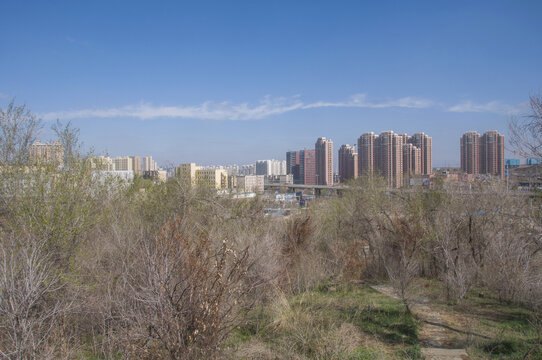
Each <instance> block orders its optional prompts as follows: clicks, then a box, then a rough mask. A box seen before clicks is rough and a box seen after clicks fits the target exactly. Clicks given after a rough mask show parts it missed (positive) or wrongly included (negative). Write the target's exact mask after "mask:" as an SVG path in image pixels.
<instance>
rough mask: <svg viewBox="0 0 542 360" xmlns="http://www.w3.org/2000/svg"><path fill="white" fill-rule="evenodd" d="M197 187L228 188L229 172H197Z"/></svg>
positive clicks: (220, 170) (212, 170) (202, 170)
mask: <svg viewBox="0 0 542 360" xmlns="http://www.w3.org/2000/svg"><path fill="white" fill-rule="evenodd" d="M196 185H197V186H201V187H207V188H212V189H217V190H221V189H227V188H228V172H227V171H226V170H224V169H209V170H204V169H199V170H196Z"/></svg>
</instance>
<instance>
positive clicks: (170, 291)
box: [123, 219, 250, 359]
mask: <svg viewBox="0 0 542 360" xmlns="http://www.w3.org/2000/svg"><path fill="white" fill-rule="evenodd" d="M179 225H180V220H179V219H177V220H175V221H170V222H168V223H166V224H165V225H164V226H163V228H162V230H161V232H160V234H157V235H156V236H155V237H154V239H152V240H150V239H149V240H147V239H141V242H140V243H139V251H138V253H139V257H138V258H139V261H141V266H140V267H139V269H137V270H138V272H137V273H132V274H128V277H127V282H128V284H129V287H130V294H131V299H127V301H129V302H130V303H131V306H129V307H132V311H131V312H130V313H128V314H126V315H127V319H126V323H127V325H128V327H127V328H126V330H127V332H126V333H125V334H124V335H123V336H125V337H126V339H127V341H128V343H127V344H126V346H125V350H126V351H128V352H129V353H130V354H131V355H130V356H137V357H139V358H149V357H152V358H156V357H167V358H171V359H192V358H197V357H199V356H205V357H210V356H212V354H213V353H215V352H216V351H217V349H218V346H219V345H220V343H221V342H222V341H223V340H224V338H225V337H226V336H227V335H228V334H229V332H230V330H231V329H232V327H233V326H234V325H235V324H236V320H237V317H236V316H237V314H238V311H239V310H240V308H243V306H245V305H247V303H246V300H249V299H247V298H246V297H244V296H243V295H245V294H246V293H247V292H249V290H250V289H249V288H247V285H246V284H245V283H244V282H243V281H242V280H243V276H244V275H245V274H246V272H247V268H248V267H249V264H248V249H245V250H243V251H234V250H233V249H232V248H231V247H230V246H229V245H228V243H227V242H226V241H223V242H222V243H221V244H213V243H212V242H211V239H210V238H209V237H207V236H206V234H205V233H204V232H202V233H197V234H190V233H188V232H186V231H185V232H184V233H182V234H181V233H180V232H179ZM129 307H128V308H129Z"/></svg>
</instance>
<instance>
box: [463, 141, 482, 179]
mask: <svg viewBox="0 0 542 360" xmlns="http://www.w3.org/2000/svg"><path fill="white" fill-rule="evenodd" d="M459 151H460V156H461V170H463V171H464V172H466V173H467V174H473V175H475V174H479V173H480V134H478V133H477V132H476V131H468V132H466V133H465V134H463V136H461V141H460V150H459Z"/></svg>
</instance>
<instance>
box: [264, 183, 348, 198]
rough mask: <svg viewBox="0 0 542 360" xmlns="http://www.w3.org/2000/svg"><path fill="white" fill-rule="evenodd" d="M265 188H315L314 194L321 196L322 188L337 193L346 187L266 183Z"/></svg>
mask: <svg viewBox="0 0 542 360" xmlns="http://www.w3.org/2000/svg"><path fill="white" fill-rule="evenodd" d="M264 188H265V189H266V190H270V189H281V190H283V189H286V190H287V192H297V191H303V190H313V191H314V194H315V195H317V196H320V195H321V194H322V190H328V191H330V192H334V193H336V194H340V192H341V191H342V190H344V189H346V187H345V186H344V185H333V186H330V185H304V184H266V185H264Z"/></svg>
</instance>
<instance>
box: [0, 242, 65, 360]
mask: <svg viewBox="0 0 542 360" xmlns="http://www.w3.org/2000/svg"><path fill="white" fill-rule="evenodd" d="M65 287H66V283H65V281H64V280H63V279H62V278H61V274H60V273H59V272H58V269H57V267H56V266H55V263H54V257H53V256H52V254H51V253H50V251H49V249H48V248H47V242H46V241H45V240H44V239H39V238H37V237H34V236H32V235H29V234H25V233H20V234H15V233H10V234H3V236H2V238H1V239H0V356H1V357H3V358H6V359H30V358H40V359H47V358H57V357H59V353H58V350H59V347H60V345H61V344H62V343H63V342H64V341H65V339H63V337H62V333H61V332H62V331H61V329H60V328H59V322H60V320H61V319H62V317H63V316H64V315H65V314H66V313H67V312H68V311H69V310H70V308H71V307H72V305H73V304H72V302H71V300H70V298H69V297H68V298H67V297H65V296H63V295H64V290H65Z"/></svg>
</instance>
